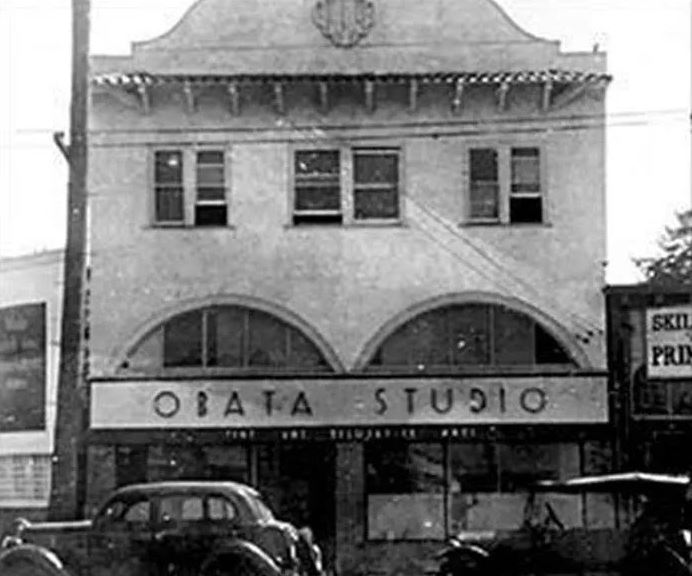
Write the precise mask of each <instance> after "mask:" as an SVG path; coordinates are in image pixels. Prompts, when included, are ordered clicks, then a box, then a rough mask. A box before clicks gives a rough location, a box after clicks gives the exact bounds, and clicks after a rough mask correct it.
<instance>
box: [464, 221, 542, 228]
mask: <svg viewBox="0 0 692 576" xmlns="http://www.w3.org/2000/svg"><path fill="white" fill-rule="evenodd" d="M483 226H487V227H502V228H552V227H553V224H552V223H551V222H500V221H499V220H466V221H464V222H460V223H459V227H460V228H475V227H483Z"/></svg>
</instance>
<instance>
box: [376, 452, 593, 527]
mask: <svg viewBox="0 0 692 576" xmlns="http://www.w3.org/2000/svg"><path fill="white" fill-rule="evenodd" d="M365 458H366V469H367V479H366V480H367V485H366V486H367V506H368V537H369V539H371V540H381V539H383V540H421V539H441V538H444V536H445V534H457V533H459V532H478V531H487V530H518V529H520V528H521V526H522V523H523V522H524V520H525V513H526V498H527V494H528V488H529V486H530V485H531V484H533V483H534V482H536V481H538V480H542V479H559V478H569V477H573V476H576V475H578V474H579V470H580V466H581V464H580V451H579V447H578V445H577V444H572V443H503V442H499V443H495V442H450V443H448V444H441V443H427V444H423V443H412V444H388V443H381V444H375V443H373V444H370V445H367V447H366V453H365ZM540 498H542V500H541V504H540V505H539V506H538V507H537V510H538V511H539V512H541V513H542V512H543V511H544V508H543V505H544V504H545V503H550V505H551V506H553V508H554V509H555V510H556V512H557V513H558V516H559V517H560V519H561V520H562V521H563V522H564V524H565V525H566V526H570V527H571V526H579V525H581V523H582V521H583V519H584V517H585V514H584V511H583V510H582V501H581V499H580V497H579V496H574V495H557V494H548V495H543V496H540ZM539 520H543V518H541V519H539Z"/></svg>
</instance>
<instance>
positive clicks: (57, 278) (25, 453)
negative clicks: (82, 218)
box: [0, 250, 63, 532]
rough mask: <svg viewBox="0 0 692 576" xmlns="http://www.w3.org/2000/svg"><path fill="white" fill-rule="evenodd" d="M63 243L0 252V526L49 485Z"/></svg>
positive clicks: (30, 512)
mask: <svg viewBox="0 0 692 576" xmlns="http://www.w3.org/2000/svg"><path fill="white" fill-rule="evenodd" d="M62 262H63V253H62V251H59V250H55V251H50V252H42V253H38V254H32V255H28V256H20V257H15V258H4V259H2V260H0V532H1V531H2V529H3V527H6V525H7V523H8V522H10V521H11V520H13V519H14V518H16V517H17V516H19V515H21V516H25V517H32V518H43V517H44V516H45V514H46V510H47V508H48V496H49V492H50V469H51V454H52V453H53V428H54V425H55V401H56V391H57V378H58V364H59V363H58V357H59V351H60V346H59V342H60V315H61V308H62Z"/></svg>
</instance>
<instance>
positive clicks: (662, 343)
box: [646, 304, 692, 378]
mask: <svg viewBox="0 0 692 576" xmlns="http://www.w3.org/2000/svg"><path fill="white" fill-rule="evenodd" d="M646 348H647V351H646V358H647V370H648V375H649V378H692V305H690V304H687V305H685V306H672V307H666V308H650V309H648V310H647V311H646Z"/></svg>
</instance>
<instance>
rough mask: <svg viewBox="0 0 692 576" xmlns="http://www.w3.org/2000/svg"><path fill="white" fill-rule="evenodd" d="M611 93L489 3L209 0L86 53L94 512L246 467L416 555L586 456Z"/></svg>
mask: <svg viewBox="0 0 692 576" xmlns="http://www.w3.org/2000/svg"><path fill="white" fill-rule="evenodd" d="M608 81H609V77H608V75H607V74H606V72H605V58H604V55H603V54H601V53H590V52H589V53H564V52H561V51H560V47H559V43H557V42H554V41H548V40H543V39H540V38H536V37H534V36H532V35H530V34H529V33H527V32H525V31H523V30H522V29H520V28H519V27H518V26H517V25H516V24H515V23H514V22H512V21H511V20H510V19H509V18H508V16H507V15H506V14H505V13H504V12H503V11H502V9H501V8H500V7H499V6H498V5H496V4H495V3H493V2H491V1H489V0H434V1H430V2H424V3H421V2H414V1H413V0H377V1H356V0H352V1H348V0H342V1H337V0H330V1H328V0H319V1H315V0H290V1H289V0H282V1H280V2H272V3H271V8H269V5H267V6H266V7H265V6H260V4H259V3H257V2H253V1H250V0H240V1H236V2H228V1H226V0H201V1H200V2H197V3H196V4H195V5H194V6H193V7H192V8H191V9H190V10H189V11H188V12H187V13H186V14H185V15H184V16H183V18H182V19H181V20H180V22H179V23H178V24H177V25H176V26H175V27H174V28H173V29H172V30H170V31H169V32H168V33H166V34H164V35H162V36H160V37H159V38H156V39H153V40H151V41H147V42H139V43H135V44H134V45H133V47H132V53H131V54H130V55H128V56H123V57H92V82H91V90H92V94H91V108H90V122H89V130H90V132H89V186H88V188H89V198H88V210H89V220H90V237H89V285H88V289H89V310H88V315H89V330H88V336H89V337H88V341H87V343H86V345H87V348H88V352H89V390H90V405H89V424H88V425H89V430H88V442H89V446H88V451H87V460H88V464H87V471H86V476H87V477H86V491H87V494H86V501H87V503H88V506H92V505H95V503H96V502H98V501H99V500H100V499H101V498H102V497H103V496H104V495H105V494H106V493H107V492H108V491H109V490H110V489H112V488H113V487H114V486H116V485H119V484H123V483H128V482H134V481H142V480H153V479H160V478H199V477H208V478H229V479H239V480H243V481H246V482H250V483H253V484H255V485H257V486H259V488H260V489H261V490H262V491H263V492H264V493H265V494H266V495H267V498H268V500H269V501H270V503H271V505H272V506H273V508H274V509H276V510H278V512H279V514H280V515H281V516H283V517H285V518H286V519H288V520H291V521H293V522H295V523H297V524H310V525H311V526H312V527H313V529H314V531H315V533H316V536H317V539H318V541H319V543H320V544H321V545H322V547H323V549H324V551H325V555H326V558H327V563H328V566H329V567H330V569H332V570H334V571H336V572H338V573H342V574H350V573H373V574H374V573H388V572H390V571H392V572H404V573H409V572H411V573H412V572H413V571H419V570H420V569H421V568H424V564H425V562H426V561H429V560H430V554H429V552H430V551H432V550H435V549H436V548H437V547H438V546H439V545H440V542H441V541H442V540H443V539H444V538H445V536H446V535H447V534H450V533H455V532H459V531H466V532H469V533H483V532H485V531H488V530H513V529H516V528H517V527H518V526H519V525H520V523H521V518H522V511H523V505H524V494H523V489H524V488H525V487H526V485H527V483H529V482H531V481H532V480H535V479H536V478H539V477H540V478H559V477H567V476H570V475H574V474H577V473H580V472H589V471H597V470H603V469H608V467H609V466H610V464H611V453H610V439H611V436H612V433H611V428H610V426H609V424H608V397H607V378H606V376H605V367H606V358H605V337H604V327H603V316H604V310H603V302H602V294H601V289H602V285H603V262H604V258H605V229H604V197H605V192H604V142H605V132H604V123H603V119H604V98H605V90H606V86H607V83H608ZM556 505H558V506H559V507H560V509H561V511H562V513H563V516H564V517H566V518H568V519H569V520H568V522H569V523H573V524H588V525H597V524H602V523H606V524H607V523H608V522H610V521H611V519H610V516H609V512H608V508H607V506H605V504H604V503H603V502H599V501H596V500H593V501H591V500H588V501H583V500H581V499H571V498H568V499H565V500H563V501H561V502H558V503H556Z"/></svg>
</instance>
